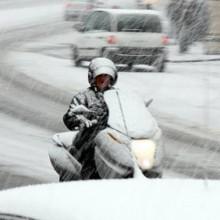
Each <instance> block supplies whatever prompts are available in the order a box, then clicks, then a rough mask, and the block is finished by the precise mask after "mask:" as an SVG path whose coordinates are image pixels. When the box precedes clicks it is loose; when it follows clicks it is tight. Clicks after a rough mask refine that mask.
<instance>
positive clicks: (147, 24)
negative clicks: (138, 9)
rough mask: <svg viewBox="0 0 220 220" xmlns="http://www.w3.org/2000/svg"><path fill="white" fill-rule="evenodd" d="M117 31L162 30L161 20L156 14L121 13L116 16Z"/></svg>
mask: <svg viewBox="0 0 220 220" xmlns="http://www.w3.org/2000/svg"><path fill="white" fill-rule="evenodd" d="M117 20H118V22H117V29H118V31H119V32H152V33H160V32H161V31H162V27H161V22H160V19H159V17H158V16H156V15H137V14H121V15H119V16H118V17H117Z"/></svg>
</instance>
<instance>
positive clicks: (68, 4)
mask: <svg viewBox="0 0 220 220" xmlns="http://www.w3.org/2000/svg"><path fill="white" fill-rule="evenodd" d="M72 6H73V4H72V3H66V5H65V7H66V8H70V7H72Z"/></svg>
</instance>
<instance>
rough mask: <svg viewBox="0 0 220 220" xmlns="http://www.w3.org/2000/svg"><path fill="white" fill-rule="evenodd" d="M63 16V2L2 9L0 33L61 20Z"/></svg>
mask: <svg viewBox="0 0 220 220" xmlns="http://www.w3.org/2000/svg"><path fill="white" fill-rule="evenodd" d="M62 18H63V4H61V3H60V4H48V5H43V6H35V7H26V8H20V9H9V10H2V11H1V13H0V33H4V32H6V31H10V30H13V29H15V28H24V27H27V26H32V25H39V24H44V23H45V20H46V22H47V23H49V22H54V21H55V20H59V21H61V20H62Z"/></svg>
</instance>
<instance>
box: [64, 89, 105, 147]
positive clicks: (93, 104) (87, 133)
mask: <svg viewBox="0 0 220 220" xmlns="http://www.w3.org/2000/svg"><path fill="white" fill-rule="evenodd" d="M72 104H73V105H75V106H77V105H84V106H85V107H87V108H88V109H89V110H92V111H93V112H95V113H94V114H88V115H84V116H85V117H86V118H88V119H89V120H93V119H96V120H97V121H98V123H97V124H96V125H94V126H92V127H90V128H84V129H82V130H81V131H80V132H79V134H78V135H77V137H76V138H75V140H74V143H73V144H74V146H75V147H76V148H78V149H79V148H82V147H85V146H84V145H87V144H88V142H91V141H92V140H93V138H94V137H95V136H96V135H97V134H98V132H99V131H100V130H102V129H104V128H106V126H107V122H108V114H109V112H108V107H107V104H106V102H105V100H104V97H103V93H101V92H98V91H96V89H95V88H93V87H89V88H88V89H86V90H85V91H82V92H79V93H78V94H76V95H75V96H74V97H73V99H72V101H71V103H70V105H72ZM69 112H70V108H69V109H68V111H67V112H66V114H65V115H64V117H63V121H64V124H65V125H66V127H67V128H68V129H70V130H75V129H77V128H78V127H79V126H80V121H79V120H78V119H77V117H76V115H72V116H70V115H69Z"/></svg>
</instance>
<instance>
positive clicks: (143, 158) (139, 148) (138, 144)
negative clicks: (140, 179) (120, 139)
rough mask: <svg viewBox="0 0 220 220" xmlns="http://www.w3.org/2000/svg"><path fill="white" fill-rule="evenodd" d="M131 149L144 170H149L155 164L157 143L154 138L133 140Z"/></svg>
mask: <svg viewBox="0 0 220 220" xmlns="http://www.w3.org/2000/svg"><path fill="white" fill-rule="evenodd" d="M131 150H132V152H133V154H134V156H135V158H136V160H137V164H138V165H139V167H140V168H141V169H142V170H149V169H151V168H152V167H153V165H154V158H155V152H156V143H155V142H154V141H152V140H133V141H132V142H131Z"/></svg>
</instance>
